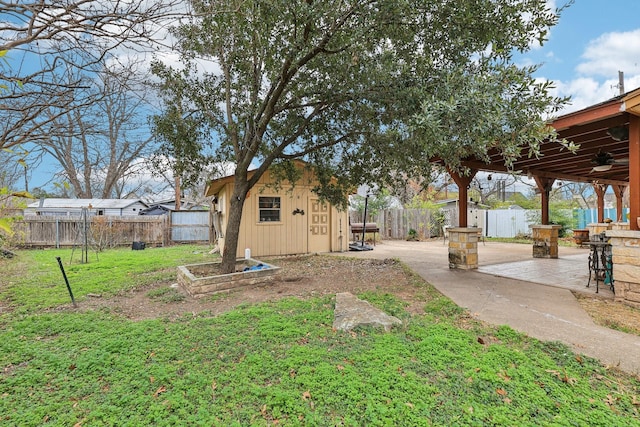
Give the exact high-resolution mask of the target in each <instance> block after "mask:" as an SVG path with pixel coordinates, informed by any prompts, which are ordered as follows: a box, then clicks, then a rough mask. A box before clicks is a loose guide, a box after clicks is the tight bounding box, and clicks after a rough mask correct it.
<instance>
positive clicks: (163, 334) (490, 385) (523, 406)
mask: <svg viewBox="0 0 640 427" xmlns="http://www.w3.org/2000/svg"><path fill="white" fill-rule="evenodd" d="M179 248H182V250H180V249H171V248H164V249H158V250H154V251H148V252H147V251H146V250H145V251H134V252H127V253H121V254H120V255H119V256H117V257H115V258H113V260H112V261H111V262H110V265H111V269H113V270H114V275H113V276H109V277H111V288H110V289H112V290H114V291H115V292H117V289H121V290H122V289H130V286H131V283H130V282H131V280H129V279H130V278H131V277H135V280H133V282H135V283H136V286H140V287H144V286H146V285H147V284H148V282H147V280H148V278H150V277H160V278H162V277H164V278H165V279H164V280H167V283H168V282H169V281H171V280H173V277H171V278H169V277H168V276H169V273H168V272H165V271H164V270H165V269H166V268H168V267H167V266H168V265H169V264H175V265H177V264H178V263H186V262H194V261H195V260H193V259H187V258H191V257H192V256H199V257H203V256H208V255H204V254H203V253H202V252H200V253H196V254H194V253H193V252H194V251H195V252H197V251H198V250H193V249H185V248H184V247H179ZM166 249H169V251H166V252H165V250H166ZM200 250H201V249H200ZM171 251H176V252H171ZM142 252H145V253H148V254H153V255H155V257H157V258H159V260H151V259H149V260H148V265H149V266H148V267H147V268H146V269H144V268H142V267H143V266H144V264H145V262H144V261H142V260H141V259H138V260H137V261H136V262H132V261H131V260H129V259H127V258H129V257H130V256H137V254H138V253H142ZM134 254H135V255H134ZM327 258H328V257H327ZM25 259H26V257H25V256H24V253H21V255H20V259H19V260H18V261H11V265H9V264H4V265H3V267H4V268H5V271H11V272H12V273H7V275H6V277H8V278H9V282H10V285H9V286H8V287H7V286H5V285H4V284H3V285H2V294H1V296H2V298H5V297H7V296H10V297H12V304H13V306H14V310H12V311H10V312H5V313H4V314H0V425H20V426H39V425H91V426H102V425H157V426H170V425H214V426H246V425H252V426H253V425H256V426H269V425H284V426H306V425H319V426H324V425H326V426H335V425H342V426H363V425H367V426H369V425H380V426H382V425H394V426H396V425H397V426H420V425H425V426H428V425H460V426H467V425H478V426H481V425H494V426H513V425H525V426H526V425H530V426H534V425H535V426H538V425H554V426H573V425H615V426H637V425H640V418H639V414H638V408H639V407H640V381H639V379H638V377H637V376H633V375H627V374H624V373H622V372H620V371H618V370H616V369H606V368H604V367H603V366H602V365H601V364H600V363H599V362H598V361H596V360H594V359H591V358H587V357H584V356H579V355H576V354H574V353H572V352H571V351H570V349H569V348H568V347H567V346H565V345H563V344H560V343H557V342H540V341H538V340H535V339H532V338H529V337H526V336H524V335H522V334H520V333H517V332H515V331H514V330H512V329H511V328H508V327H497V328H496V327H489V326H487V325H485V324H483V323H480V322H477V321H475V320H473V319H471V318H470V317H469V316H468V313H467V312H466V311H465V310H463V309H461V308H460V307H458V306H456V305H455V304H453V303H452V302H451V301H450V300H449V299H447V298H446V297H444V296H442V295H441V294H439V293H438V292H437V291H436V290H434V289H433V288H432V287H431V286H430V285H428V284H427V283H425V282H424V281H422V280H420V279H419V277H417V276H416V275H414V274H412V273H411V272H409V271H405V274H407V275H408V276H407V277H408V281H407V283H408V284H407V285H405V287H415V288H416V291H415V292H413V293H412V294H413V295H415V298H416V299H417V300H418V303H420V304H422V306H423V307H424V308H423V310H422V311H421V312H420V313H419V314H414V315H412V314H411V313H410V312H408V311H407V308H408V305H407V301H406V300H404V299H401V298H399V297H398V295H396V294H395V293H403V292H404V293H403V295H404V296H406V295H407V292H406V289H402V287H400V289H397V290H395V288H394V289H392V290H389V289H387V290H385V291H375V290H368V291H366V292H362V293H360V294H359V296H360V297H364V298H366V299H368V300H369V301H371V302H372V303H373V304H375V305H376V306H378V307H380V308H381V309H383V310H385V311H386V312H388V313H391V314H394V315H396V316H397V317H399V318H401V319H402V320H403V324H402V325H401V326H397V327H394V328H393V329H392V330H391V332H389V333H385V332H383V331H380V330H375V329H372V328H361V329H356V330H354V331H351V332H341V331H336V330H334V329H333V327H332V323H333V307H334V300H333V297H332V296H322V297H310V298H288V299H282V300H279V301H278V302H268V303H262V304H258V305H250V304H244V305H241V306H240V307H238V308H236V309H235V310H233V311H230V312H226V313H225V314H222V315H219V316H215V317H212V316H210V315H208V314H207V313H206V312H203V313H200V314H195V315H194V314H189V315H188V316H187V315H185V316H183V317H180V318H178V319H177V320H173V321H170V320H168V319H166V318H165V319H156V320H144V321H138V322H134V321H130V320H127V319H126V318H124V317H122V316H119V315H117V314H115V313H113V312H111V311H105V310H96V311H84V312H80V311H73V310H66V311H65V310H62V311H57V310H51V311H48V312H47V311H43V310H38V309H37V308H38V307H41V306H42V305H41V304H42V299H43V298H42V297H41V295H40V294H39V293H38V292H36V291H35V290H33V289H32V280H33V279H32V278H31V277H30V275H31V273H30V272H31V271H32V270H27V271H28V272H29V273H27V274H26V275H25V274H19V273H18V272H19V271H21V270H19V269H17V265H18V264H19V265H22V266H24V265H25V264H23V263H24V262H25ZM47 259H48V257H47ZM102 259H103V258H102V256H101V260H102ZM36 260H37V258H34V259H33V262H36ZM313 261H318V262H319V261H320V260H315V259H314V260H313ZM322 261H323V262H324V261H325V259H324V258H323V259H322ZM330 261H331V260H330V259H328V260H326V262H327V263H329V262H330ZM41 262H42V261H41ZM310 262H311V261H310ZM26 265H28V263H27V264H26ZM90 265H91V264H88V265H87V268H88V266H90ZM125 265H126V267H124V266H125ZM79 266H81V265H79ZM323 266H324V264H323ZM72 267H74V268H75V267H76V265H75V264H72ZM327 267H328V266H327ZM373 267H375V266H372V268H373ZM47 268H50V267H47ZM47 268H42V269H41V270H42V271H41V270H40V269H36V268H34V269H33V271H36V273H35V274H36V275H38V274H41V276H40V277H47V276H46V274H45V273H44V272H46V271H47ZM171 268H172V270H173V269H174V265H172V267H171ZM127 270H128V271H127ZM75 271H76V275H75V278H76V279H75V282H76V283H81V280H80V279H79V278H80V277H85V278H86V280H87V282H89V283H91V286H80V288H82V289H83V290H84V292H98V289H102V286H103V284H102V283H101V282H100V281H97V280H95V278H94V277H93V276H95V275H97V273H96V272H97V271H99V270H98V269H95V268H88V269H87V270H83V269H79V270H75ZM318 271H319V272H320V271H323V272H324V273H323V274H326V277H327V278H329V277H330V274H331V269H330V268H324V267H323V268H322V269H320V270H318ZM380 271H386V270H380ZM129 272H131V273H129ZM145 273H146V274H145ZM172 274H175V272H172ZM378 274H383V273H378ZM101 275H108V274H107V273H106V272H104V273H101ZM24 276H27V277H24ZM22 280H24V283H25V284H24V285H23V284H22ZM73 283H74V281H72V285H73ZM22 286H24V287H25V288H26V289H27V290H28V291H25V292H22V291H21V287H22ZM57 287H59V288H60V289H59V292H62V293H63V296H64V295H65V292H66V289H65V288H64V285H62V286H59V285H57ZM45 289H48V288H45ZM146 295H147V296H148V297H150V298H158V299H161V298H164V297H166V296H168V295H171V288H169V287H160V288H158V290H155V289H154V290H153V291H147V293H146ZM49 298H50V299H48V300H47V301H48V304H55V303H54V300H53V299H52V297H49ZM62 300H64V298H62ZM64 302H65V303H66V302H67V301H64ZM20 304H22V306H21V305H20ZM414 305H415V301H412V302H411V306H414Z"/></svg>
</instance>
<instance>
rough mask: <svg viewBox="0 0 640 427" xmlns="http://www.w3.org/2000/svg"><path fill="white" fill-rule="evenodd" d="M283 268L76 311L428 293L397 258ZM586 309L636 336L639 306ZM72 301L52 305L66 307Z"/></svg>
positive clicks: (140, 312) (191, 309) (152, 312)
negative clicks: (225, 285) (265, 277)
mask: <svg viewBox="0 0 640 427" xmlns="http://www.w3.org/2000/svg"><path fill="white" fill-rule="evenodd" d="M265 261H267V262H269V263H272V264H274V265H277V266H279V267H282V271H281V273H280V274H279V275H278V276H276V280H275V281H274V282H271V283H267V284H261V285H256V286H251V287H247V288H243V289H242V290H237V291H232V292H228V293H220V294H216V295H212V296H208V297H204V298H198V299H195V298H192V297H191V296H189V295H188V294H187V293H186V292H185V291H184V290H183V289H181V288H179V287H175V285H173V286H174V288H173V289H171V291H169V289H167V288H168V287H169V285H170V284H168V283H159V284H156V285H152V286H149V287H145V288H139V289H135V290H132V291H127V292H123V293H122V294H120V295H117V296H115V297H110V298H104V297H102V298H96V297H87V298H86V299H85V300H84V301H81V302H80V303H79V308H78V309H77V310H95V309H108V310H109V311H112V312H115V313H119V314H122V315H123V316H126V317H127V318H129V319H132V320H143V319H153V318H169V319H176V318H179V317H182V316H185V315H190V316H196V315H198V314H201V313H206V314H207V315H217V314H221V313H225V312H227V311H230V310H233V309H234V308H236V307H237V306H239V305H241V304H256V303H261V302H265V301H275V300H278V299H281V298H287V297H298V298H306V297H313V296H324V295H335V294H336V293H338V292H351V293H352V294H354V295H357V294H359V293H362V292H366V291H374V290H378V291H382V292H388V293H391V294H394V295H396V296H397V297H398V298H400V299H401V300H403V301H405V302H406V303H407V304H408V305H407V310H408V311H409V312H411V313H421V312H423V309H424V304H425V303H426V302H427V301H428V300H429V299H430V298H431V297H430V296H429V294H428V291H427V288H424V287H416V286H412V285H411V283H412V280H414V279H413V277H412V276H411V274H409V273H407V272H406V271H405V270H404V268H403V267H402V265H401V264H400V263H398V262H397V261H395V260H391V259H386V260H373V259H361V258H358V259H355V258H346V257H333V256H301V257H286V258H278V259H269V260H265ZM575 295H576V298H577V299H578V301H579V302H580V304H581V305H582V307H583V308H584V309H585V311H586V312H587V313H588V314H589V315H590V316H591V317H592V318H593V319H594V321H595V322H596V323H598V324H600V325H602V326H606V327H609V328H613V329H618V330H621V331H624V332H627V333H633V334H636V335H640V309H637V308H633V307H629V306H626V305H624V304H621V303H616V302H613V301H611V300H608V299H603V298H598V297H594V296H590V295H585V294H580V293H576V294H575ZM70 308H71V307H70V305H67V306H65V307H60V308H58V309H56V310H60V309H62V310H68V309H70Z"/></svg>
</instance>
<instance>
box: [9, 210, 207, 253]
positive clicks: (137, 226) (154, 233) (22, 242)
mask: <svg viewBox="0 0 640 427" xmlns="http://www.w3.org/2000/svg"><path fill="white" fill-rule="evenodd" d="M179 213H180V214H181V213H182V212H173V215H158V216H155V215H154V216H144V215H143V216H132V217H126V216H125V217H122V216H88V217H87V218H86V219H85V218H83V217H47V216H37V217H25V218H24V219H23V220H20V221H16V222H14V223H13V224H12V229H13V231H14V233H13V236H12V244H13V245H15V246H23V247H71V246H82V245H84V244H87V245H90V246H92V247H96V248H99V249H104V248H109V247H115V246H127V245H131V244H132V243H133V242H145V243H146V244H147V245H151V246H164V245H168V244H171V243H173V242H207V243H210V242H209V240H210V238H211V237H210V233H209V230H210V218H209V213H208V212H197V213H195V212H188V211H184V215H175V214H179ZM174 222H175V224H174Z"/></svg>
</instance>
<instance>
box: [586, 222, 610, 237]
mask: <svg viewBox="0 0 640 427" xmlns="http://www.w3.org/2000/svg"><path fill="white" fill-rule="evenodd" d="M587 228H588V229H589V236H595V235H596V234H600V233H602V232H603V231H607V230H611V229H612V228H613V225H612V223H610V222H594V223H591V224H587Z"/></svg>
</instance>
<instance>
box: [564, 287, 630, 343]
mask: <svg viewBox="0 0 640 427" xmlns="http://www.w3.org/2000/svg"><path fill="white" fill-rule="evenodd" d="M574 295H575V296H576V298H577V300H578V302H579V303H580V305H581V306H582V308H583V309H584V311H586V312H587V314H589V316H591V318H592V319H593V321H594V322H595V323H596V324H598V325H601V326H605V327H607V328H611V329H617V330H619V331H622V332H627V333H630V334H634V335H640V309H637V308H635V307H630V306H628V305H625V304H623V303H620V302H615V301H612V300H610V299H606V298H599V297H596V296H593V295H586V294H582V293H578V292H574Z"/></svg>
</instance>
